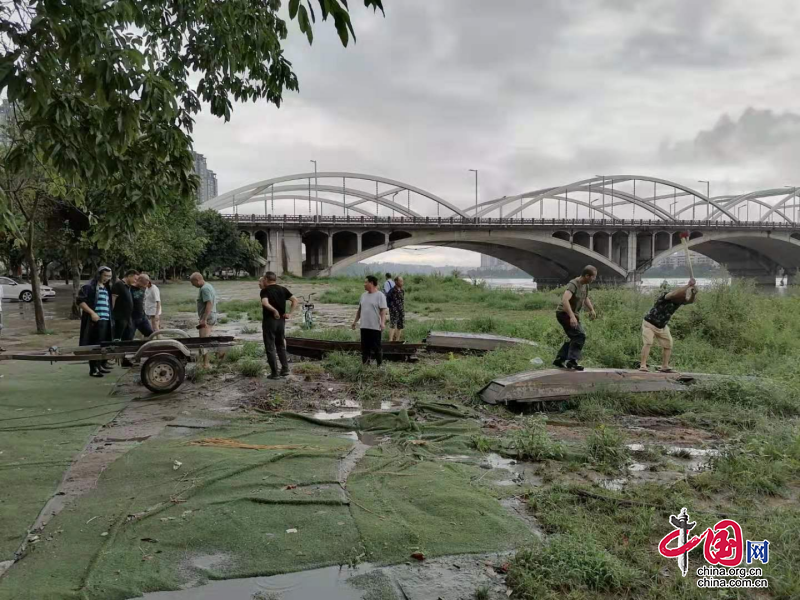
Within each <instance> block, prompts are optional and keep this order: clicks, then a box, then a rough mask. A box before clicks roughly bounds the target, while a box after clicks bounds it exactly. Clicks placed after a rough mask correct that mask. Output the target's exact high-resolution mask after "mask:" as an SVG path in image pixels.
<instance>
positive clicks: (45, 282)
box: [42, 261, 50, 285]
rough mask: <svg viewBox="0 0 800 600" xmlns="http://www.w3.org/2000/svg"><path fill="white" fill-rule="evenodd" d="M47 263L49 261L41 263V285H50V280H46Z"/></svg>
mask: <svg viewBox="0 0 800 600" xmlns="http://www.w3.org/2000/svg"><path fill="white" fill-rule="evenodd" d="M49 265H50V263H49V262H47V261H44V262H43V263H42V285H50V282H49V281H48V280H47V267H48V266H49Z"/></svg>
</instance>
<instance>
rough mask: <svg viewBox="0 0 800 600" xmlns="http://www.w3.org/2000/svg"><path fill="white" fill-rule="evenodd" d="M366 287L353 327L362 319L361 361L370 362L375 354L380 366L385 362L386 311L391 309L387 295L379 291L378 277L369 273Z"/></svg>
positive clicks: (365, 282) (365, 281) (365, 283)
mask: <svg viewBox="0 0 800 600" xmlns="http://www.w3.org/2000/svg"><path fill="white" fill-rule="evenodd" d="M364 289H365V290H366V291H365V292H364V293H363V294H361V300H359V302H358V312H356V318H355V319H353V326H352V327H353V329H355V328H356V325H357V324H358V321H359V319H360V320H361V362H362V363H364V364H365V365H366V364H369V361H370V359H371V358H372V356H373V355H374V356H375V362H376V363H377V365H378V366H379V367H380V366H381V363H382V362H383V351H382V349H381V332H382V331H383V328H384V327H385V326H386V313H388V312H389V309H388V307H387V305H386V296H384V295H383V294H381V293H380V292H379V291H378V279H377V278H376V277H373V276H372V275H368V276H367V278H366V279H365V280H364Z"/></svg>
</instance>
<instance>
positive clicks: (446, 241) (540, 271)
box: [308, 230, 627, 282]
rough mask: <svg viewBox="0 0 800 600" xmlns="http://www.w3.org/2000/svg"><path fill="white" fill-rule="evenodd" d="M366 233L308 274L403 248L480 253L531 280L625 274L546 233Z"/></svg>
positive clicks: (330, 271) (612, 277) (603, 259)
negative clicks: (588, 270) (352, 250)
mask: <svg viewBox="0 0 800 600" xmlns="http://www.w3.org/2000/svg"><path fill="white" fill-rule="evenodd" d="M369 233H377V232H367V233H364V234H363V236H362V251H361V252H360V253H358V254H354V255H352V256H348V257H345V258H341V259H340V260H337V261H335V262H334V264H333V265H331V266H330V267H327V268H324V269H318V270H314V271H313V272H309V273H308V274H309V275H312V276H313V275H334V274H336V273H337V272H340V271H342V270H343V269H345V268H347V267H348V266H350V265H353V264H356V263H358V262H360V261H362V260H365V259H367V258H371V257H373V256H377V255H379V254H382V253H384V252H388V251H390V250H397V249H400V248H404V247H406V246H417V245H423V246H441V247H447V248H460V249H463V250H472V251H476V252H482V253H484V254H487V255H489V256H496V257H497V258H500V259H501V260H504V261H505V262H508V263H509V264H512V265H515V266H517V267H519V268H520V269H522V270H523V271H526V272H527V273H530V274H531V275H532V276H533V277H537V278H544V279H548V280H549V279H554V280H555V279H557V280H559V281H564V282H565V281H567V280H568V279H569V278H570V277H571V276H575V274H576V273H580V270H581V269H582V268H583V267H584V266H585V265H587V264H593V265H595V266H596V267H597V269H598V274H599V276H600V277H601V278H602V279H605V280H615V281H624V280H625V277H626V275H627V270H626V269H625V268H623V267H621V266H620V265H618V264H615V263H614V262H613V261H612V260H610V259H609V258H608V257H607V256H603V255H601V254H598V253H597V252H594V251H592V250H589V248H586V247H583V246H580V245H575V244H572V243H570V242H569V241H564V240H561V239H557V238H553V237H550V235H549V234H546V233H539V234H536V235H534V236H531V235H520V234H515V233H513V232H503V233H497V232H485V231H480V230H476V231H440V232H435V233H427V232H422V233H415V234H412V235H410V236H409V237H407V238H403V239H399V240H396V241H391V240H388V239H386V238H385V237H384V239H383V240H382V242H381V243H379V244H375V245H372V246H370V245H367V244H365V243H364V239H365V238H366V237H367V235H368V234H369ZM374 241H377V238H374Z"/></svg>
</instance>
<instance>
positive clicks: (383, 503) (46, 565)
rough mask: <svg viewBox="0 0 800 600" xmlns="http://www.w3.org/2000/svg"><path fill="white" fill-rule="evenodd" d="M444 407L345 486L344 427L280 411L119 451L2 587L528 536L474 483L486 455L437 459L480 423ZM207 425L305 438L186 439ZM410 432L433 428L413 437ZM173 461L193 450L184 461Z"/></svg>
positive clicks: (157, 578) (96, 586) (501, 544)
mask: <svg viewBox="0 0 800 600" xmlns="http://www.w3.org/2000/svg"><path fill="white" fill-rule="evenodd" d="M451 410H452V409H451ZM437 414H438V413H436V412H435V411H430V412H428V413H426V416H425V421H430V423H426V422H423V423H422V424H421V426H420V427H419V431H418V432H412V431H410V430H405V429H399V430H398V431H397V432H395V433H396V435H397V436H399V437H398V444H397V445H396V447H395V449H394V450H391V449H389V448H387V449H383V448H382V447H379V448H376V449H374V450H372V451H370V453H369V454H368V456H367V457H365V459H364V460H363V461H362V462H361V463H359V465H358V468H357V471H356V472H353V473H351V475H350V479H349V480H348V483H347V487H346V489H343V488H342V487H341V486H340V485H339V483H338V482H339V477H340V474H339V464H340V460H341V459H342V457H343V456H344V455H346V454H347V453H348V452H349V451H350V449H351V447H352V444H353V440H352V439H350V438H348V437H345V436H343V435H342V433H341V429H336V428H331V427H327V426H322V425H315V424H312V423H308V422H305V421H300V420H296V419H275V420H274V421H271V422H262V423H255V424H249V425H247V426H244V425H230V426H226V427H222V428H218V429H215V430H206V431H204V432H203V434H202V435H201V436H195V437H194V438H190V439H168V438H164V437H162V438H158V439H154V440H150V441H148V442H147V443H145V444H143V445H141V446H139V447H138V448H136V449H134V450H132V451H131V452H129V453H128V454H126V455H125V456H124V457H123V458H121V459H119V460H118V461H116V462H115V463H114V464H112V465H111V466H110V467H109V468H108V469H107V471H106V472H104V474H103V475H102V477H101V479H100V481H99V484H98V487H97V489H96V490H94V491H93V492H91V493H89V494H87V495H86V496H84V497H83V498H81V500H80V502H78V503H76V504H75V505H74V506H72V507H70V508H69V509H67V510H65V511H64V512H62V513H61V514H60V515H58V516H57V517H56V518H55V519H54V520H53V521H52V522H51V524H50V525H49V526H48V532H49V531H60V532H61V533H59V534H58V535H55V536H54V538H53V540H51V541H47V542H44V543H40V544H37V545H36V548H35V551H34V552H32V553H31V554H30V555H29V556H28V557H26V559H25V560H24V561H21V562H20V563H18V564H17V565H15V567H14V568H13V569H12V570H11V571H10V572H9V574H8V576H7V577H6V578H5V579H4V580H3V581H2V583H0V598H3V599H6V598H15V599H17V598H19V599H24V598H31V599H33V598H36V599H37V600H39V599H40V598H71V597H74V598H85V599H94V598H97V599H103V600H114V599H117V598H119V599H122V598H129V597H132V596H135V595H137V594H141V593H144V592H148V591H158V590H175V589H178V588H179V587H181V586H182V585H185V584H187V583H189V582H197V581H199V580H202V579H222V578H238V577H252V576H259V575H273V574H277V573H285V572H292V571H298V570H304V569H311V568H317V567H321V566H326V565H332V564H346V563H355V562H359V561H367V560H368V561H370V562H374V563H389V562H396V561H401V560H406V559H407V558H408V557H409V556H410V554H411V553H412V552H414V551H417V550H422V551H423V552H425V554H426V555H430V556H433V555H440V554H451V553H472V552H483V551H489V550H495V549H500V548H502V549H510V548H513V547H514V546H515V545H516V544H518V543H522V542H524V541H529V539H530V536H529V534H527V532H526V531H524V527H523V526H521V525H520V524H519V522H518V521H516V520H515V519H513V518H512V517H509V516H508V515H507V514H506V513H505V509H503V508H502V506H501V505H500V504H499V502H498V501H497V500H496V499H495V498H494V497H493V496H491V495H490V494H489V493H488V492H487V491H486V490H485V489H479V488H477V487H473V486H471V485H470V478H471V475H472V476H474V474H475V473H474V472H475V471H478V469H477V468H475V467H469V466H467V465H450V464H445V465H442V464H440V463H438V462H435V461H433V460H430V458H432V456H433V454H435V453H437V452H439V451H444V450H445V449H446V448H455V447H459V448H460V447H466V446H467V444H468V440H469V436H470V435H472V434H473V433H474V432H475V430H476V427H477V426H476V424H475V423H474V422H473V421H472V420H469V419H460V420H459V419H455V418H451V417H449V416H446V415H441V417H442V418H438V417H437V416H436V415H437ZM391 418H392V419H395V422H396V423H402V419H401V420H400V421H397V418H398V416H397V415H392V416H391ZM406 418H408V417H407V416H406ZM389 421H390V419H389V418H388V416H387V419H386V420H385V423H383V424H382V425H387V424H388V423H389ZM410 422H411V421H409V423H410ZM459 424H460V425H459ZM373 425H374V423H373ZM429 429H430V431H429ZM387 430H388V429H387ZM461 434H463V435H461ZM201 437H202V438H211V437H213V438H228V439H235V440H239V441H242V442H245V443H247V444H252V445H259V444H261V445H294V446H302V447H303V448H302V449H296V450H294V449H292V450H248V449H240V448H227V447H215V446H199V445H192V444H190V443H189V442H191V441H192V440H196V439H198V438H201ZM405 438H409V439H410V438H414V439H418V438H428V441H426V442H425V444H424V445H417V444H407V445H406V446H404V445H403V443H402V442H403V439H405ZM457 438H459V439H460V438H463V441H458V439H457ZM434 440H440V441H439V442H437V441H434ZM439 443H441V444H444V445H442V446H437V444H439ZM393 447H394V446H393ZM393 453H395V454H396V458H399V459H401V460H408V461H409V462H410V466H409V468H407V469H406V473H405V475H404V476H399V477H389V478H386V477H384V475H383V474H381V473H379V472H375V470H374V469H373V467H379V466H380V465H381V464H383V463H384V462H386V460H387V459H391V458H393V457H394V454H393ZM175 460H177V461H179V462H181V463H182V465H181V467H180V468H179V469H178V470H175V469H174V468H173V466H174V461H175ZM470 471H472V472H470ZM387 507H391V510H387ZM384 513H385V514H384ZM98 516H99V518H94V517H98ZM454 523H455V525H454ZM294 530H296V532H295V531H294ZM104 533H107V535H103V534H104ZM219 553H224V554H227V555H230V556H231V557H232V558H231V560H230V561H226V562H224V563H222V564H220V565H216V566H214V567H213V568H211V567H210V568H207V569H203V570H202V571H200V572H198V571H197V569H196V568H195V569H193V568H192V567H191V559H192V557H196V556H198V555H210V554H219ZM34 590H35V591H34Z"/></svg>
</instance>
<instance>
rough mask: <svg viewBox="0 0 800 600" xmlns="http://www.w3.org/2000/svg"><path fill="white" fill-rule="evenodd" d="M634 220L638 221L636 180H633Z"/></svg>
mask: <svg viewBox="0 0 800 600" xmlns="http://www.w3.org/2000/svg"><path fill="white" fill-rule="evenodd" d="M633 200H634V202H633V220H634V221H635V220H636V180H635V179H634V180H633Z"/></svg>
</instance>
